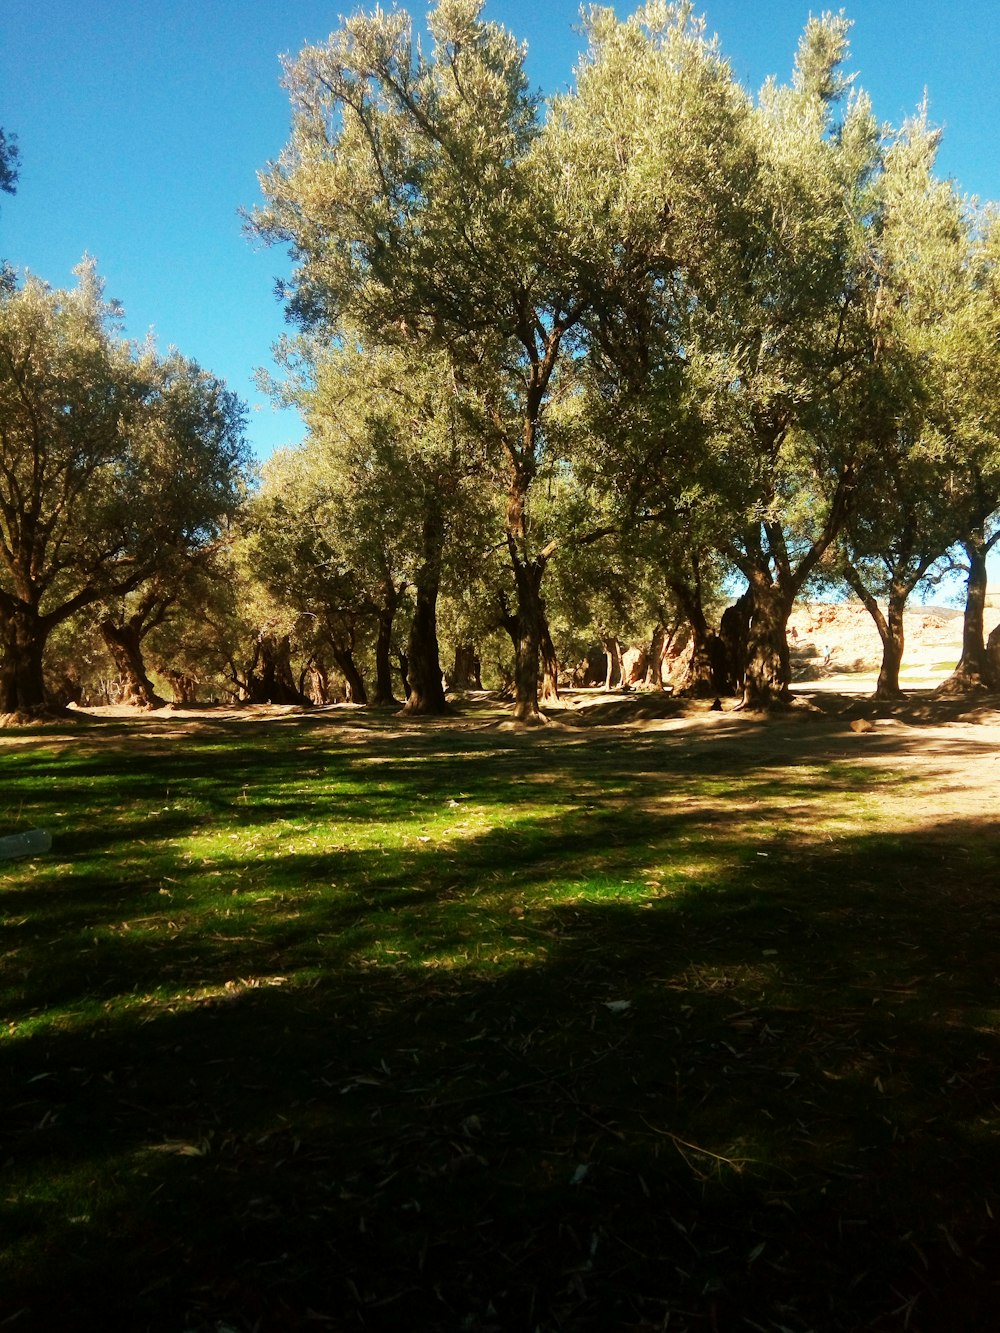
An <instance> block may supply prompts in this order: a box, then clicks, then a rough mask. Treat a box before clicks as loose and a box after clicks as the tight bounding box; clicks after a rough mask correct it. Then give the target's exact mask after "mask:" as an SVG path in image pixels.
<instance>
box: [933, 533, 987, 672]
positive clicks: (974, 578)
mask: <svg viewBox="0 0 1000 1333" xmlns="http://www.w3.org/2000/svg"><path fill="white" fill-rule="evenodd" d="M990 545H991V544H988V543H987V542H986V541H985V539H984V538H983V536H982V534H979V533H977V534H976V535H975V536H973V537H969V538H967V539H966V540H965V541H963V542H962V549H963V550H964V551H965V556H966V559H967V560H968V562H969V577H968V581H967V583H966V591H965V616H964V618H963V621H962V656H961V657H960V658H959V660H958V665H957V666H956V667H955V670H954V671H953V672H952V673H951V675H950V676H949V677H948V679H947V680H946V681H944V682H943V684H941V685H939V686H938V693H940V694H971V693H972V692H973V691H975V690H995V689H1000V680H998V679H997V678H996V676H995V674H994V672H993V669H992V665H991V663H990V659H989V657H988V656H987V652H986V643H985V618H986V589H987V587H988V584H989V575H988V573H987V569H986V557H987V554H988V552H989V547H990Z"/></svg>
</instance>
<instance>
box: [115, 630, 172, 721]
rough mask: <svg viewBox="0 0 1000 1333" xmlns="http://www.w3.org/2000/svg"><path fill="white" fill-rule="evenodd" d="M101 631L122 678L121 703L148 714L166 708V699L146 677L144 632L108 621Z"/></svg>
mask: <svg viewBox="0 0 1000 1333" xmlns="http://www.w3.org/2000/svg"><path fill="white" fill-rule="evenodd" d="M100 631H101V637H102V638H103V639H104V642H105V644H106V646H107V649H108V652H109V653H110V654H111V658H112V661H113V662H114V664H115V666H116V667H117V668H118V673H119V675H120V677H121V683H122V703H124V704H130V705H131V706H132V707H134V708H143V709H147V710H149V709H153V708H164V707H165V706H166V702H167V701H166V699H161V698H160V696H159V695H158V694H157V693H156V690H155V689H154V688H153V683H152V681H151V680H150V679H149V676H148V675H147V674H146V663H145V660H144V659H143V655H142V631H141V629H140V628H139V627H138V626H137V625H134V624H132V623H130V622H126V623H125V624H124V625H116V624H115V622H114V621H113V620H111V619H110V618H109V617H105V618H104V619H103V620H102V621H101V622H100Z"/></svg>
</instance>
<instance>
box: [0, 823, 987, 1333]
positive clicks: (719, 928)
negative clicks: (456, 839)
mask: <svg viewBox="0 0 1000 1333" xmlns="http://www.w3.org/2000/svg"><path fill="white" fill-rule="evenodd" d="M679 827H680V824H678V823H677V817H676V816H674V817H673V822H672V823H671V821H669V820H667V819H664V821H663V823H662V824H661V825H660V826H656V827H653V828H650V827H649V825H648V823H645V822H643V821H641V820H640V819H639V817H638V815H637V816H636V820H635V822H634V823H633V824H626V826H625V828H624V829H623V834H624V837H623V841H622V843H621V845H620V846H619V847H618V848H612V849H610V850H608V849H607V848H606V846H605V850H606V852H607V860H606V862H605V870H606V872H607V874H608V876H609V877H613V876H615V875H617V876H618V877H619V879H621V878H622V877H623V876H624V875H625V874H626V873H639V872H641V871H648V870H650V869H651V867H652V866H653V865H654V864H659V862H660V861H662V858H663V852H664V849H665V848H668V847H669V846H670V838H671V837H672V836H673V834H674V832H676V830H677V829H678V828H679ZM607 832H608V827H607V826H605V825H602V826H601V827H600V828H598V829H597V830H596V831H595V832H594V834H593V844H592V845H590V846H588V845H586V844H585V843H580V842H579V841H578V840H579V837H580V831H579V830H577V831H575V832H574V831H570V834H569V835H568V834H567V831H566V830H565V829H563V828H560V825H559V822H558V821H553V822H552V824H551V825H550V826H549V827H548V828H546V827H545V826H544V825H542V824H540V825H539V826H538V827H536V828H535V829H534V830H533V836H532V838H531V839H529V838H524V839H522V840H521V842H520V844H519V845H518V847H514V846H509V847H507V849H506V851H503V850H502V846H503V844H502V841H498V840H497V837H496V836H494V835H490V836H486V837H484V838H482V839H481V840H479V842H478V843H477V844H476V845H475V846H473V847H471V848H467V849H466V852H467V856H466V858H465V860H464V862H463V868H461V869H458V870H456V871H454V872H452V870H451V869H449V875H448V880H447V883H445V882H443V880H442V877H441V875H440V873H439V871H440V868H438V871H437V872H435V869H434V860H435V853H434V852H432V851H425V852H423V853H420V854H418V855H417V856H416V858H415V860H414V862H413V871H414V874H415V875H416V877H417V878H418V879H420V878H421V877H423V878H426V880H427V883H426V884H425V885H424V886H423V888H422V889H421V888H418V890H417V891H416V894H415V896H413V890H412V889H408V888H407V887H406V886H405V885H402V884H400V883H399V882H396V883H394V884H388V883H387V884H384V885H381V886H375V890H374V893H373V895H372V896H373V898H374V899H377V897H378V893H379V892H382V893H388V894H395V895H397V898H398V901H397V902H395V903H394V904H393V906H394V907H400V908H404V909H405V912H406V913H407V914H408V920H407V923H406V930H405V932H404V934H407V935H408V937H409V938H410V940H411V945H412V947H411V951H410V953H409V955H408V956H407V957H405V958H403V959H401V960H400V961H399V962H398V963H397V965H395V966H392V965H391V964H390V963H389V962H388V961H385V962H382V963H375V962H373V960H372V959H371V958H370V957H368V956H366V949H367V947H368V945H369V944H370V943H371V941H370V939H366V941H365V947H360V946H359V947H353V946H352V945H351V944H350V941H349V940H348V942H347V943H346V944H345V942H344V937H345V936H349V934H350V931H349V928H348V926H349V923H348V922H347V920H346V917H343V916H338V914H337V913H338V911H346V910H347V908H346V906H345V905H344V904H340V905H338V904H331V902H330V901H328V900H325V899H324V900H319V901H317V902H316V904H315V905H314V906H313V907H312V908H311V909H308V910H306V911H305V912H304V913H303V915H302V916H301V917H299V918H295V919H294V920H290V921H289V922H287V923H286V927H285V928H286V929H287V932H288V934H287V936H285V937H282V939H281V940H280V942H279V948H278V951H277V952H278V954H279V955H280V954H281V952H282V951H284V954H285V956H286V959H287V960H288V961H290V962H293V963H294V962H295V960H296V958H301V957H304V956H305V955H301V954H297V953H296V951H297V950H302V949H304V947H305V942H306V940H307V939H308V938H309V937H310V932H311V935H312V937H313V938H315V936H316V934H317V933H321V934H322V933H324V930H325V933H327V934H328V936H329V938H328V939H327V940H326V942H325V944H324V945H322V946H321V947H320V948H319V950H318V953H317V958H321V959H322V961H323V964H324V966H323V967H322V969H321V970H319V971H313V972H309V971H308V969H305V968H303V970H302V971H301V973H300V974H299V975H298V976H296V975H295V974H294V972H293V973H292V974H291V975H289V976H288V977H286V978H281V977H277V976H272V975H270V974H269V973H268V967H269V966H270V960H271V954H268V953H267V950H268V949H269V948H273V946H274V945H275V938H274V937H268V936H267V934H266V932H265V933H264V934H263V935H262V936H261V937H260V938H259V939H258V940H257V941H256V942H255V944H254V945H253V946H252V947H250V949H249V950H248V952H247V954H246V955H245V956H241V954H240V945H239V941H237V940H225V939H223V940H219V941H215V942H212V941H202V945H201V947H202V949H203V952H202V954H200V955H199V956H197V957H195V958H188V959H187V961H186V962H185V963H184V966H185V967H187V968H188V975H189V976H190V978H191V980H192V983H194V981H195V980H197V979H201V980H203V981H207V982H211V983H213V988H212V990H211V993H199V992H198V991H197V987H195V986H194V985H192V994H191V995H190V996H189V997H187V998H186V999H185V997H183V996H178V997H176V998H175V1001H174V1003H172V1004H171V1005H156V1006H150V1007H149V1008H148V1009H146V1010H137V1011H133V1012H125V1013H121V1014H109V1015H107V1016H106V1017H104V1018H100V1019H96V1020H92V1021H88V1022H86V1023H85V1024H84V1025H83V1026H82V1027H80V1028H74V1029H71V1030H67V1031H63V1032H60V1031H52V1030H51V1029H50V1030H47V1031H44V1032H39V1033H38V1034H36V1035H31V1034H30V1033H29V1034H28V1035H25V1036H23V1037H15V1038H14V1039H12V1040H10V1041H8V1042H7V1043H6V1048H5V1050H4V1053H3V1059H4V1064H5V1067H6V1068H5V1089H6V1096H5V1102H6V1105H7V1112H6V1115H5V1118H4V1123H3V1128H2V1136H3V1146H2V1157H3V1160H4V1161H5V1176H6V1180H5V1190H4V1201H3V1204H2V1209H3V1214H2V1215H3V1227H4V1232H5V1235H6V1238H7V1256H6V1257H7V1280H6V1283H5V1288H4V1290H3V1293H2V1294H0V1310H2V1317H13V1316H15V1315H18V1313H19V1312H21V1313H20V1317H19V1318H18V1319H17V1320H16V1322H15V1323H14V1324H13V1325H12V1326H13V1327H19V1328H32V1329H52V1328H59V1329H61V1330H62V1329H65V1330H73V1329H81V1330H82V1329H95V1330H96V1329H107V1328H115V1327H120V1328H130V1329H133V1328H134V1329H155V1330H164V1331H166V1330H168V1329H169V1330H177V1329H179V1328H188V1329H206V1330H207V1329H215V1328H217V1327H218V1326H220V1325H223V1324H224V1325H225V1326H227V1327H231V1328H238V1329H241V1330H244V1329H245V1330H249V1329H253V1328H257V1329H260V1330H264V1331H266V1330H284V1329H299V1328H302V1329H305V1328H314V1327H324V1326H325V1327H331V1328H343V1329H355V1328H356V1329H395V1328H400V1327H404V1326H405V1327H408V1328H419V1329H422V1330H442V1333H443V1330H457V1329H468V1330H474V1331H478V1333H485V1330H488V1329H496V1330H508V1329H522V1328H523V1329H525V1330H529V1329H531V1330H534V1329H541V1330H544V1331H545V1333H548V1331H549V1330H553V1331H554V1330H564V1329H572V1330H611V1329H628V1328H631V1329H640V1328H643V1329H645V1328H662V1327H665V1326H669V1327H670V1328H671V1329H682V1330H683V1329H691V1330H701V1329H712V1330H716V1329H734V1330H735V1329H740V1330H742V1329H745V1328H764V1329H768V1330H772V1329H773V1330H778V1329H781V1328H785V1329H795V1330H805V1329H811V1328H816V1329H824V1330H860V1329H881V1330H890V1329H892V1330H895V1329H902V1328H908V1329H911V1330H916V1331H917V1333H921V1331H923V1333H929V1331H930V1330H935V1331H938V1330H941V1331H943V1330H945V1329H947V1330H954V1329H956V1328H962V1329H984V1330H985V1329H988V1328H989V1329H992V1328H993V1327H995V1318H996V1315H995V1312H996V1308H997V1300H998V1297H1000V1289H998V1287H1000V1246H998V1238H997V1226H996V1222H995V1220H994V1218H995V1217H996V1215H997V1211H998V1207H1000V1202H998V1199H997V1191H996V1183H995V1182H996V1180H997V1178H998V1176H997V1170H998V1167H1000V1161H998V1152H997V1146H998V1139H997V1132H998V1128H1000V1113H998V1111H997V1106H996V1096H997V1069H998V1059H1000V1049H998V1042H997V1027H996V1010H995V1004H996V977H997V953H996V945H995V941H996V939H997V938H998V932H997V927H998V925H1000V901H998V893H997V884H998V876H997V872H998V870H1000V834H998V831H997V829H996V827H995V826H992V827H991V826H983V825H982V824H980V823H974V822H958V823H952V824H947V825H939V826H937V827H934V828H930V829H927V830H925V831H922V832H921V833H920V834H895V835H893V836H892V837H890V838H884V837H880V836H879V835H878V834H871V835H868V836H861V837H849V838H843V839H842V840H841V841H840V842H839V843H838V844H837V845H827V846H825V847H822V848H819V847H816V846H815V845H814V846H811V847H807V848H805V849H804V850H800V851H799V852H797V853H793V852H792V851H791V850H789V851H788V852H787V854H786V853H783V852H781V850H780V849H773V848H772V854H771V855H769V856H767V857H766V858H764V857H762V858H756V857H754V858H753V859H751V858H750V857H748V856H745V855H744V856H739V855H736V852H737V851H738V848H737V847H736V846H735V844H734V846H733V847H730V848H726V847H722V848H720V850H719V855H718V859H717V862H716V863H715V865H714V868H709V869H707V870H706V873H704V874H703V875H702V877H701V878H700V879H699V881H698V883H697V884H691V885H689V886H687V887H684V886H683V885H680V884H677V883H673V884H671V885H670V886H669V887H665V888H664V890H663V891H662V893H658V892H657V891H656V890H655V889H651V891H650V893H649V894H648V895H647V896H646V897H645V898H643V899H641V900H640V899H635V900H631V901H626V900H624V898H621V897H619V898H614V897H611V898H609V899H608V900H606V901H605V900H595V899H594V898H593V897H583V896H581V897H579V898H572V897H570V898H565V899H563V900H559V901H556V900H552V899H545V898H544V897H543V896H542V897H540V896H539V895H538V894H537V892H535V891H536V890H538V889H539V888H541V887H544V886H545V885H546V884H547V883H548V882H549V879H550V877H551V874H552V868H553V866H558V865H561V864H562V863H563V861H564V858H565V854H566V851H567V848H566V846H565V845H563V841H561V840H565V839H566V838H567V836H569V837H570V838H571V839H574V840H577V847H576V850H577V852H578V854H579V855H580V856H581V857H583V858H587V857H589V856H592V855H596V854H597V852H598V851H599V850H600V846H601V845H602V843H604V842H605V839H606V834H607ZM733 832H734V835H735V833H736V832H737V829H736V828H735V827H734V829H733ZM712 834H713V837H714V838H715V839H716V840H717V841H718V840H722V841H724V839H725V834H726V831H725V824H724V821H718V822H717V824H716V825H715V826H714V828H713V830H712ZM650 844H652V845H653V847H654V849H657V850H655V851H654V852H653V853H651V852H650V846H649V845H650ZM971 848H974V849H975V861H974V865H975V873H974V874H972V875H970V873H969V864H970V858H969V853H970V849H971ZM515 853H516V854H517V855H519V858H520V859H519V860H517V863H516V864H513V865H511V866H510V874H509V876H508V877H507V879H506V880H505V882H504V888H503V891H502V893H501V899H506V900H508V901H509V902H510V904H512V905H515V904H516V906H517V907H518V910H519V911H520V912H522V913H523V915H508V916H507V917H505V918H504V920H503V924H502V933H503V934H504V935H506V936H509V935H513V934H516V933H520V932H524V933H525V934H526V935H527V937H528V938H527V939H526V950H527V952H526V954H525V956H523V957H520V958H516V957H513V956H511V958H509V959H508V961H507V962H506V963H505V964H504V965H503V966H501V967H498V968H497V969H495V970H490V969H489V967H488V966H486V964H485V961H484V960H483V959H481V958H480V959H478V960H477V958H476V957H475V955H474V953H473V952H472V951H471V946H470V953H469V956H468V957H467V958H466V959H465V960H464V961H463V960H462V959H459V958H457V957H456V956H454V954H453V953H452V954H449V955H448V956H445V955H444V954H441V953H438V952H436V951H435V947H434V943H435V940H436V939H438V935H439V932H440V931H441V930H442V929H443V927H444V926H445V925H448V926H449V927H453V926H454V920H453V918H452V917H451V916H449V917H448V918H447V919H445V918H442V917H441V916H440V911H441V907H442V903H443V902H446V901H447V900H448V898H449V895H451V896H452V898H453V899H454V900H455V901H457V902H458V903H459V904H461V905H463V910H464V911H465V912H466V913H467V915H466V917H465V918H464V924H466V925H469V926H470V928H471V926H472V925H475V924H476V922H477V915H476V911H475V905H474V903H473V904H470V903H469V902H467V901H466V900H468V899H469V898H470V896H471V895H472V894H473V891H474V889H475V887H476V886H477V885H479V884H481V883H482V879H483V875H484V873H485V872H486V869H487V867H488V866H490V865H491V864H495V863H496V859H497V857H499V856H500V855H501V854H502V855H505V856H513V855H515ZM728 853H733V854H732V855H729V854H728ZM299 868H300V869H301V867H299ZM294 869H295V867H294V866H292V867H285V871H294ZM282 873H284V871H283V872H282ZM357 873H358V874H359V875H360V874H363V871H361V870H360V869H359V870H358V872H357ZM435 874H436V876H437V878H436V881H435ZM95 897H96V886H95ZM533 903H534V905H532V904H533ZM383 906H384V904H383ZM351 910H354V911H355V912H356V913H358V920H362V919H363V915H364V904H363V903H361V902H357V903H355V904H353V906H352V909H351ZM368 910H369V911H372V910H373V906H372V904H369V907H368ZM497 910H498V901H497V900H493V901H492V902H491V905H490V907H489V909H488V910H484V912H483V913H482V914H481V916H480V917H479V918H478V930H479V933H480V935H481V936H486V935H488V934H489V931H490V930H491V929H493V927H492V926H490V925H488V922H487V918H488V917H489V916H490V913H494V914H495V913H496V912H497ZM389 915H390V913H389V910H388V908H386V915H385V916H384V918H383V920H382V925H383V926H384V925H385V922H386V921H387V920H388V919H389ZM421 931H423V934H421ZM188 943H190V941H189V942H188ZM357 944H358V942H357V941H355V945H357ZM37 947H38V948H42V947H43V945H42V941H41V939H39V941H38V945H37ZM130 950H134V952H130ZM168 953H169V950H168ZM161 956H162V955H161ZM136 959H139V960H140V963H144V964H145V965H147V966H149V967H153V966H154V965H155V963H154V958H153V956H152V955H146V954H145V953H144V947H143V946H133V945H130V944H128V943H127V942H126V943H123V944H122V947H121V949H120V951H118V952H115V953H113V954H111V955H110V956H108V957H107V959H106V961H105V966H106V968H107V973H108V977H109V978H111V979H116V981H117V984H118V985H119V986H121V987H123V988H124V987H127V986H130V985H132V984H133V982H134V980H135V975H136V973H135V971H134V967H135V960H136ZM262 961H263V962H264V963H266V964H267V965H268V966H266V967H261V966H260V963H261V962H262ZM244 963H245V964H247V965H248V966H249V965H250V964H256V965H257V966H256V969H255V975H253V976H250V975H247V976H241V974H240V968H241V967H242V966H243V964H244ZM182 970H183V969H182ZM139 971H141V967H140V968H139ZM234 973H235V975H234ZM227 981H228V982H229V983H230V984H229V985H228V986H227V985H226V982H227ZM56 1275H58V1280H56ZM668 1315H669V1325H668V1324H667V1316H668Z"/></svg>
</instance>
